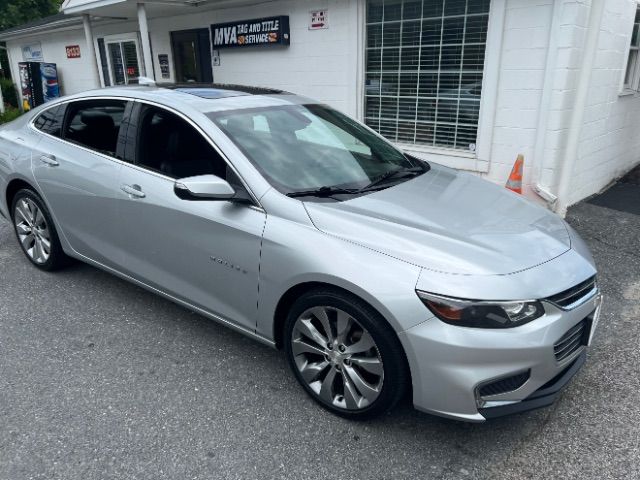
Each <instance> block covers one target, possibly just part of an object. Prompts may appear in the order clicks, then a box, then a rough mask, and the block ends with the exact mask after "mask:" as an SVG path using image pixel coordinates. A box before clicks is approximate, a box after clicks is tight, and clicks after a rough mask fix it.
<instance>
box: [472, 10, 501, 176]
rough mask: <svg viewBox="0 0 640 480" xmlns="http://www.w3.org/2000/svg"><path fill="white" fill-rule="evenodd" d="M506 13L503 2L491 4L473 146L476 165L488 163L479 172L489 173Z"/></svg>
mask: <svg viewBox="0 0 640 480" xmlns="http://www.w3.org/2000/svg"><path fill="white" fill-rule="evenodd" d="M506 12H507V4H506V0H492V1H491V7H490V10H489V25H488V30H487V46H486V49H485V56H484V70H483V76H482V96H481V98H480V113H479V117H478V118H479V121H478V136H477V142H478V143H477V145H476V157H477V159H478V163H485V162H486V163H487V170H481V171H488V163H489V162H490V161H491V147H492V144H493V130H494V125H495V121H496V110H497V100H498V87H499V83H500V68H501V64H502V44H503V40H504V24H505V16H506Z"/></svg>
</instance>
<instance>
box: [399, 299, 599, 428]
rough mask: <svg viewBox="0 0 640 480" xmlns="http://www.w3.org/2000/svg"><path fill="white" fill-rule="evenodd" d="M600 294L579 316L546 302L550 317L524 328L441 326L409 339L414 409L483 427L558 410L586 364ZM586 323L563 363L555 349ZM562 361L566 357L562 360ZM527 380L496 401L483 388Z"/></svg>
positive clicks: (418, 329) (436, 323)
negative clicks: (554, 405)
mask: <svg viewBox="0 0 640 480" xmlns="http://www.w3.org/2000/svg"><path fill="white" fill-rule="evenodd" d="M601 301H602V297H601V295H600V294H599V293H597V294H596V295H594V296H592V297H591V298H589V299H588V300H587V301H585V302H584V303H582V304H580V305H579V306H577V307H575V308H573V309H572V310H568V311H567V310H563V309H561V308H559V307H556V306H554V305H553V304H551V303H548V302H545V303H544V307H545V312H546V313H545V315H544V316H543V317H540V318H539V319H537V320H534V321H533V322H530V323H528V324H526V325H522V326H521V327H516V328H511V329H504V330H489V329H486V330H485V329H474V328H464V327H456V326H452V325H448V324H446V323H444V322H441V321H440V320H438V319H436V318H432V319H430V320H427V321H425V322H424V323H421V324H420V325H417V326H415V327H413V328H410V329H409V330H406V331H405V332H402V333H401V334H400V335H399V336H400V340H401V342H402V343H403V345H404V348H405V352H407V358H408V360H409V366H410V368H411V374H412V379H413V403H414V406H415V407H416V408H417V409H419V410H422V411H426V412H429V413H434V414H437V415H441V416H445V417H450V418H455V419H459V420H466V421H474V422H482V421H485V420H486V419H489V418H495V417H499V416H503V415H508V414H511V413H516V412H522V411H525V410H531V409H534V408H540V407H543V406H547V405H549V404H551V403H552V402H553V401H554V400H555V398H556V397H557V396H558V395H559V393H560V391H561V390H562V389H563V388H564V387H565V386H566V385H567V384H568V382H569V381H570V379H571V378H572V377H573V376H574V375H575V374H576V373H577V372H578V370H579V369H580V367H581V366H582V365H583V364H584V361H585V357H586V349H587V346H588V344H589V343H590V342H591V339H592V338H593V333H594V331H595V328H596V326H597V322H598V317H599V313H600V305H601ZM581 322H584V324H585V325H586V327H585V328H586V330H585V334H584V341H581V344H580V345H579V347H577V348H576V349H575V351H573V352H572V353H571V354H570V355H568V356H564V357H562V358H560V359H559V360H558V358H557V356H556V352H554V345H555V346H556V348H557V344H558V342H559V341H560V340H561V339H562V338H563V336H565V335H566V334H567V332H569V331H570V330H572V328H574V327H577V325H578V324H580V323H581ZM558 357H560V356H558ZM523 372H526V375H527V376H526V381H524V383H522V384H519V385H516V387H517V388H515V389H513V390H510V391H505V392H501V393H497V394H491V395H488V396H486V395H485V396H483V395H481V393H480V392H484V390H482V386H484V385H487V384H488V383H490V382H492V381H495V380H499V379H505V378H509V377H512V376H514V375H518V374H521V375H522V374H523Z"/></svg>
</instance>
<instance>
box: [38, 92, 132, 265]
mask: <svg viewBox="0 0 640 480" xmlns="http://www.w3.org/2000/svg"><path fill="white" fill-rule="evenodd" d="M131 106H132V103H131V102H128V101H127V100H124V99H96V100H78V101H74V102H70V103H67V104H63V105H62V106H61V107H57V109H56V107H54V109H49V110H45V111H44V112H43V113H42V114H41V115H40V116H39V117H36V119H35V121H34V127H35V128H36V129H38V130H40V132H41V134H42V140H41V141H40V142H39V143H38V144H37V146H36V147H35V148H34V150H33V156H32V165H33V172H34V175H35V178H36V180H37V182H38V185H39V186H40V189H41V190H42V192H43V194H44V196H45V200H46V202H47V203H48V205H49V207H50V210H51V212H52V214H53V216H54V218H55V220H56V223H57V225H58V226H59V228H60V229H61V231H62V233H63V234H64V236H65V237H66V239H67V241H68V242H69V243H70V244H71V246H72V248H73V249H74V250H75V251H76V252H78V253H80V254H81V255H84V256H85V257H88V258H90V259H92V260H95V261H97V262H100V263H102V264H104V265H107V266H112V267H113V266H115V265H117V264H119V263H120V262H119V258H118V257H119V252H118V250H117V247H116V242H115V240H116V238H117V236H118V233H117V231H116V217H117V212H116V209H117V200H118V199H119V193H118V192H119V191H120V190H119V189H118V175H119V172H120V168H121V165H122V163H121V161H120V159H122V157H123V153H124V134H125V130H126V124H127V122H126V118H127V114H128V112H129V111H130V109H131Z"/></svg>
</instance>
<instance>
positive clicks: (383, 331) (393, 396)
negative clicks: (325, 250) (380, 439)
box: [283, 288, 410, 420]
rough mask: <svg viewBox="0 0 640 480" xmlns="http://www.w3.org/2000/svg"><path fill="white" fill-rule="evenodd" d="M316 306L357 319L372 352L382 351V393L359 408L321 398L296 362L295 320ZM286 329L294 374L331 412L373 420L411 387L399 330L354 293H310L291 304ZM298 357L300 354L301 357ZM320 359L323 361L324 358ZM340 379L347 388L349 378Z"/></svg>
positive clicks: (285, 336) (325, 291)
mask: <svg viewBox="0 0 640 480" xmlns="http://www.w3.org/2000/svg"><path fill="white" fill-rule="evenodd" d="M314 307H330V308H337V309H340V310H342V311H343V312H345V313H347V314H348V316H350V317H351V318H353V319H354V320H356V322H357V323H358V324H359V326H361V327H363V328H364V329H366V331H367V332H368V333H369V334H370V336H371V337H372V338H373V341H374V342H375V349H377V350H375V349H374V350H372V351H374V352H375V351H377V353H378V354H379V358H380V359H381V360H382V369H383V372H384V374H383V381H382V385H381V389H380V391H379V394H378V396H377V398H376V399H375V400H374V401H372V402H371V403H370V404H369V405H367V406H365V407H363V408H357V409H353V408H352V409H348V408H341V407H340V406H336V405H334V404H333V403H330V402H329V401H326V400H325V399H324V398H321V396H320V394H319V393H317V392H316V391H315V390H314V389H313V388H312V387H311V386H310V384H308V383H307V381H306V380H305V379H304V377H303V375H302V373H301V371H300V369H299V367H298V365H297V364H296V358H295V357H296V356H295V354H294V351H293V349H294V346H293V344H294V333H295V334H296V335H298V333H299V332H294V329H295V328H296V322H297V320H298V319H299V318H301V315H303V314H305V312H307V311H308V310H309V309H311V308H314ZM334 325H335V323H334ZM284 328H285V331H284V342H283V344H284V350H285V353H286V356H287V361H288V363H289V366H290V367H291V370H292V371H293V374H294V375H295V377H296V379H297V380H298V382H299V383H300V384H301V385H302V387H303V388H304V389H305V390H306V391H307V393H308V394H309V395H310V396H311V398H313V399H314V400H315V401H316V402H317V403H319V404H320V405H322V406H323V407H324V408H326V409H327V410H329V411H331V412H332V413H335V414H337V415H340V416H342V417H345V418H348V419H352V420H365V419H370V418H373V417H376V416H379V415H382V414H383V413H386V412H387V411H389V410H391V409H392V408H393V407H394V406H395V405H396V404H397V403H398V402H399V401H400V400H401V399H402V397H403V396H404V395H405V394H406V393H407V391H408V390H409V385H410V375H409V368H408V365H407V361H406V357H405V354H404V350H403V348H402V345H401V344H400V341H399V340H398V337H397V336H396V333H395V332H394V330H393V329H392V328H391V326H390V325H389V324H388V323H387V321H386V320H385V319H384V318H383V317H382V316H381V315H380V314H379V313H378V312H377V311H376V310H375V309H373V308H372V307H371V306H370V305H369V304H367V303H366V302H364V301H363V300H361V299H360V298H358V297H356V296H355V295H351V294H348V293H346V292H343V291H340V290H337V289H335V290H334V289H331V288H326V289H318V290H313V291H310V292H307V293H306V294H304V295H303V296H301V297H300V298H299V299H298V300H296V301H295V302H294V304H293V305H292V307H291V309H290V311H289V314H288V316H287V319H286V322H285V326H284ZM298 340H300V338H298ZM370 352H371V351H370ZM313 355H315V354H312V356H313ZM318 357H319V356H318ZM298 358H300V357H299V356H298ZM325 358H326V357H325ZM319 361H320V362H323V360H322V359H320V360H319ZM325 361H327V362H328V361H329V360H328V359H327V360H325ZM310 364H311V363H307V364H306V365H310ZM328 368H329V369H333V368H335V369H339V367H338V366H335V365H332V364H330V365H329V367H328ZM343 368H345V373H346V367H343ZM339 370H340V371H339V373H342V370H341V369H339ZM325 378H326V377H325ZM343 378H344V375H343ZM340 380H342V384H343V388H345V387H344V382H345V381H346V380H344V379H340ZM319 381H320V380H316V385H317V382H319ZM338 383H340V381H338ZM316 388H317V387H316ZM335 398H338V399H339V398H340V396H339V395H338V396H337V397H335ZM335 398H334V400H335ZM334 403H335V402H334Z"/></svg>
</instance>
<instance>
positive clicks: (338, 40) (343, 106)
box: [149, 0, 358, 115]
mask: <svg viewBox="0 0 640 480" xmlns="http://www.w3.org/2000/svg"><path fill="white" fill-rule="evenodd" d="M355 7H356V3H355V2H354V1H349V2H347V1H340V0H329V1H319V2H309V1H281V2H270V3H264V4H259V5H255V6H252V7H251V8H250V9H248V8H246V7H244V8H227V9H224V10H213V11H209V12H204V13H200V14H192V15H182V16H180V17H173V18H158V19H152V20H150V21H149V29H150V32H151V43H152V48H153V60H154V64H155V71H156V75H157V76H158V77H159V73H160V67H159V65H158V54H162V53H165V54H169V57H170V70H171V73H172V75H173V71H174V69H173V58H172V55H171V43H170V36H169V31H175V30H185V29H191V28H204V27H206V28H208V27H209V26H210V25H211V24H213V23H224V22H228V21H233V20H241V19H250V18H260V17H268V16H277V15H289V25H290V30H291V45H290V46H288V47H280V46H278V47H260V46H258V47H243V48H235V49H221V50H220V66H218V67H213V79H214V81H215V82H218V83H232V84H245V85H256V86H268V87H274V88H281V89H283V90H287V91H290V92H293V93H297V94H300V95H307V96H310V97H313V98H315V99H318V100H320V101H322V102H326V103H328V104H330V105H331V106H333V107H335V108H338V109H340V110H342V111H344V112H346V113H348V114H351V115H356V114H357V101H356V95H355V91H356V85H357V73H358V69H357V62H356V61H354V58H353V57H354V53H355V52H356V48H357V43H358V39H357V31H358V29H357V28H356V26H357V24H358V18H357V9H356V8H355ZM320 8H328V9H329V28H328V29H323V30H309V29H308V23H309V11H310V10H312V9H320ZM171 80H173V78H171Z"/></svg>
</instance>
